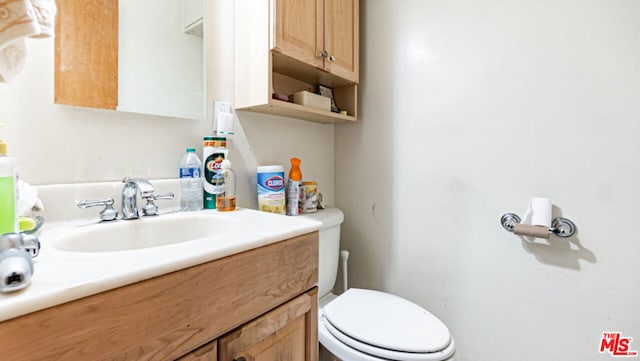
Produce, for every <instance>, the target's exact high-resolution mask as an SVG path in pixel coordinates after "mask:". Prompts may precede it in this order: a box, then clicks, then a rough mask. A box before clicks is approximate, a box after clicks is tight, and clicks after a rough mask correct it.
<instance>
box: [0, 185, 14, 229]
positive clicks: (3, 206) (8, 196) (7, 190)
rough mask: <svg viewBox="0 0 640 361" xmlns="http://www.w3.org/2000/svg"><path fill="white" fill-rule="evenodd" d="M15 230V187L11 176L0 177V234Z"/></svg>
mask: <svg viewBox="0 0 640 361" xmlns="http://www.w3.org/2000/svg"><path fill="white" fill-rule="evenodd" d="M15 231H16V189H15V180H14V178H13V177H0V235H2V234H5V233H12V232H15Z"/></svg>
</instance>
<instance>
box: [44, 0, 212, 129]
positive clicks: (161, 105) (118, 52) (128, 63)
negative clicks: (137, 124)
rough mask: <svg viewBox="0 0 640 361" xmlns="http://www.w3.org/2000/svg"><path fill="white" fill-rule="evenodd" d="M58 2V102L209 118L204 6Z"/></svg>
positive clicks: (165, 1) (166, 1) (188, 0)
mask: <svg viewBox="0 0 640 361" xmlns="http://www.w3.org/2000/svg"><path fill="white" fill-rule="evenodd" d="M90 3H91V4H87V3H86V2H78V1H74V0H58V1H57V4H58V17H57V19H56V49H55V51H56V55H55V59H56V64H55V102H56V104H67V105H75V106H83V107H90V108H101V109H112V110H118V111H126V112H134V113H143V114H153V115H162V116H170V117H177V118H188V119H203V118H204V112H205V103H204V99H205V94H204V93H205V92H204V89H205V79H204V74H205V73H204V42H203V37H202V35H203V34H202V28H203V21H204V11H203V10H204V5H205V4H204V1H203V0H120V1H118V0H93V1H90Z"/></svg>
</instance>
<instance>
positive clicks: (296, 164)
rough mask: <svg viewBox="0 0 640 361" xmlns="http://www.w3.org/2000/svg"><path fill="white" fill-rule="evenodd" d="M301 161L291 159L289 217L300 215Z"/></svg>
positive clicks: (288, 185) (288, 191) (288, 183)
mask: <svg viewBox="0 0 640 361" xmlns="http://www.w3.org/2000/svg"><path fill="white" fill-rule="evenodd" d="M300 162H301V161H300V159H298V158H291V169H290V170H289V180H288V181H287V216H297V215H298V214H300V202H301V199H302V193H300V190H301V187H302V171H301V170H300Z"/></svg>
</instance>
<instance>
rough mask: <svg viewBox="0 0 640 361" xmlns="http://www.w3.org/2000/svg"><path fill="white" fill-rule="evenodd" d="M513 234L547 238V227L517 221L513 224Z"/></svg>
mask: <svg viewBox="0 0 640 361" xmlns="http://www.w3.org/2000/svg"><path fill="white" fill-rule="evenodd" d="M513 234H517V235H519V236H529V237H535V238H544V239H549V227H544V226H534V225H531V224H522V223H517V224H515V225H514V226H513Z"/></svg>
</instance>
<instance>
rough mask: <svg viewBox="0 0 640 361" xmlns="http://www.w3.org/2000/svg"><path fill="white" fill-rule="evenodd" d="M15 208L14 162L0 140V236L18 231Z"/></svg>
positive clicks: (4, 144)
mask: <svg viewBox="0 0 640 361" xmlns="http://www.w3.org/2000/svg"><path fill="white" fill-rule="evenodd" d="M1 126H2V124H0V127H1ZM16 207H17V202H16V160H15V159H14V158H11V157H9V156H7V143H5V142H4V141H2V140H1V139H0V235H3V234H5V233H13V232H17V231H18V217H17V215H16Z"/></svg>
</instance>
